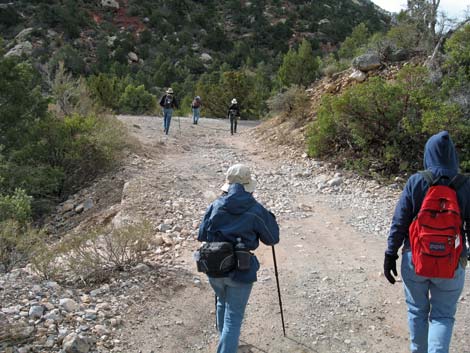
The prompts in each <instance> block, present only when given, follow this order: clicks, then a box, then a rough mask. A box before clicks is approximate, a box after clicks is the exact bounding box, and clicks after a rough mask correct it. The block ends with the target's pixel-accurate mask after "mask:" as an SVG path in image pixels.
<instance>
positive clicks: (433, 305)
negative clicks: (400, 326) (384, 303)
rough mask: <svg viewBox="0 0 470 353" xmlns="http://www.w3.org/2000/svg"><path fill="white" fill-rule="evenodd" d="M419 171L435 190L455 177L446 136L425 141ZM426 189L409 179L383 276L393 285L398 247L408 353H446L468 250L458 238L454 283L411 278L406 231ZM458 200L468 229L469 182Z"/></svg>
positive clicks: (418, 176)
mask: <svg viewBox="0 0 470 353" xmlns="http://www.w3.org/2000/svg"><path fill="white" fill-rule="evenodd" d="M424 168H425V169H426V170H429V171H430V172H431V173H432V175H433V178H434V179H437V178H440V179H439V181H438V185H448V184H449V182H450V180H452V178H453V177H455V176H456V175H457V174H458V169H459V162H458V157H457V153H456V151H455V147H454V144H453V142H452V139H451V138H450V136H449V133H448V132H447V131H441V132H440V133H438V134H436V135H434V136H432V137H431V138H430V139H429V140H428V141H427V143H426V146H425V149H424ZM428 186H429V185H428V182H427V181H426V178H425V177H424V176H423V174H421V173H416V174H413V175H412V176H411V177H410V178H409V179H408V181H407V183H406V185H405V188H404V190H403V192H402V194H401V197H400V200H399V202H398V204H397V206H396V209H395V213H394V215H393V219H392V224H391V228H390V233H389V236H388V246H387V250H386V251H385V260H384V274H385V277H386V278H387V280H388V281H389V282H390V283H392V284H394V283H395V277H394V276H393V275H395V276H397V269H396V260H397V259H398V249H399V248H400V247H402V246H403V249H402V260H401V276H402V278H403V284H404V289H405V297H406V303H407V307H408V326H409V330H410V349H411V352H413V353H428V352H433V353H445V352H448V351H449V345H450V341H451V337H452V329H453V326H454V321H455V318H454V316H455V312H456V309H457V301H458V299H459V297H460V294H461V292H462V289H463V286H464V280H465V267H466V265H467V257H468V249H467V247H466V245H465V233H463V234H464V235H463V242H464V247H463V250H462V254H461V257H460V262H459V265H458V267H457V269H456V270H455V274H454V277H453V278H450V279H447V278H431V277H423V276H420V275H417V274H416V273H415V268H414V265H413V262H412V255H411V248H410V239H409V231H408V229H409V226H410V224H411V222H412V221H413V219H414V218H415V217H416V215H417V214H418V211H419V210H420V208H421V204H422V202H423V199H424V197H425V194H426V191H427V189H428ZM457 198H458V203H459V207H460V212H461V217H462V220H463V221H464V222H466V224H467V225H468V222H469V221H470V181H469V180H468V179H467V180H466V181H465V182H464V184H463V185H461V186H460V187H459V188H458V190H457ZM467 236H468V235H467ZM392 273H393V275H392Z"/></svg>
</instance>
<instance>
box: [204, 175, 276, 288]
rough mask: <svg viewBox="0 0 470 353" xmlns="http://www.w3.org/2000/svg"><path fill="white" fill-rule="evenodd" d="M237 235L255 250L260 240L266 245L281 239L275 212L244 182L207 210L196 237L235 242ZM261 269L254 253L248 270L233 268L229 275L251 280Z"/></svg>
mask: <svg viewBox="0 0 470 353" xmlns="http://www.w3.org/2000/svg"><path fill="white" fill-rule="evenodd" d="M237 238H241V239H242V242H243V243H245V246H246V247H247V248H248V249H250V250H255V249H256V248H257V247H258V246H259V241H260V240H261V242H263V243H264V244H266V245H274V244H277V243H278V242H279V226H278V224H277V222H276V218H275V217H274V215H273V214H272V213H271V212H269V211H268V210H267V209H266V208H264V207H263V206H262V205H261V204H260V203H259V202H258V201H256V200H255V198H254V197H253V195H252V194H251V193H249V192H246V191H245V189H244V187H243V185H241V184H232V185H230V188H229V190H228V193H227V194H226V195H222V196H220V197H219V198H218V199H217V200H215V201H214V202H213V203H212V204H211V205H210V206H209V208H208V209H207V211H206V214H205V215H204V218H203V220H202V223H201V225H200V226H199V236H198V238H197V239H198V240H199V241H207V242H213V241H228V242H231V243H233V244H236V243H237ZM258 269H259V262H258V259H257V258H256V256H252V257H251V264H250V269H249V270H247V271H238V270H234V271H232V272H231V273H230V274H229V276H230V277H231V278H232V279H233V280H235V281H239V282H245V283H251V282H255V281H256V272H257V271H258Z"/></svg>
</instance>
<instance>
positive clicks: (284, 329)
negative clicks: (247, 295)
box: [272, 245, 286, 337]
mask: <svg viewBox="0 0 470 353" xmlns="http://www.w3.org/2000/svg"><path fill="white" fill-rule="evenodd" d="M272 249H273V260H274V274H275V275H276V283H277V294H278V296H279V307H280V308H281V321H282V332H283V333H284V337H286V327H285V326H284V313H283V311H282V300H281V288H280V287H279V275H278V273H277V262H276V252H275V251H274V245H272Z"/></svg>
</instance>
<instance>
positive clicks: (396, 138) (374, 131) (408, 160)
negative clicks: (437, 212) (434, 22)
mask: <svg viewBox="0 0 470 353" xmlns="http://www.w3.org/2000/svg"><path fill="white" fill-rule="evenodd" d="M442 129H446V130H448V131H449V132H450V133H451V135H452V136H453V138H454V140H455V141H456V145H457V146H465V145H466V144H465V138H468V136H469V135H470V127H469V124H468V122H467V121H466V120H465V119H463V118H462V117H461V114H459V108H458V107H457V106H456V105H453V104H449V103H447V102H445V101H442V100H441V99H440V97H439V92H438V90H437V88H436V87H435V86H433V85H431V84H430V83H428V82H427V71H426V69H425V68H423V67H411V66H407V67H405V68H404V69H402V70H401V71H400V73H399V75H398V77H397V80H396V81H395V82H387V81H385V80H383V79H381V78H377V77H375V78H371V79H370V80H369V81H368V82H366V83H364V84H361V85H357V86H353V87H351V88H349V89H348V90H346V91H345V92H344V93H343V94H341V95H339V96H326V97H325V98H324V99H323V101H322V103H321V105H320V108H319V110H318V116H317V119H316V121H315V122H314V123H313V124H312V126H311V127H310V129H309V132H308V147H309V154H310V155H311V156H315V157H327V156H328V157H330V158H333V159H336V160H337V161H338V162H342V163H343V164H344V165H346V166H349V167H352V168H355V169H358V170H360V171H362V172H365V173H368V174H370V173H379V174H383V175H392V174H396V173H399V172H411V171H415V170H417V169H420V168H422V164H421V161H422V157H421V156H422V151H423V148H424V144H425V142H426V140H427V138H428V137H429V136H430V135H431V134H434V133H436V132H438V131H440V130H442ZM468 157H469V156H468V152H465V153H463V154H462V153H461V161H462V162H463V163H462V166H465V165H466V163H468V160H469V158H468Z"/></svg>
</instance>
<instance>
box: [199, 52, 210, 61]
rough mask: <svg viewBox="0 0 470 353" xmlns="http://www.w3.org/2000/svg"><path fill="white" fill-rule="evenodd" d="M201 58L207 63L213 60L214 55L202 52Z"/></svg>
mask: <svg viewBox="0 0 470 353" xmlns="http://www.w3.org/2000/svg"><path fill="white" fill-rule="evenodd" d="M199 58H200V59H201V61H203V62H205V63H207V62H209V61H212V56H210V55H209V54H207V53H202V54H201V56H200V57H199Z"/></svg>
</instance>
